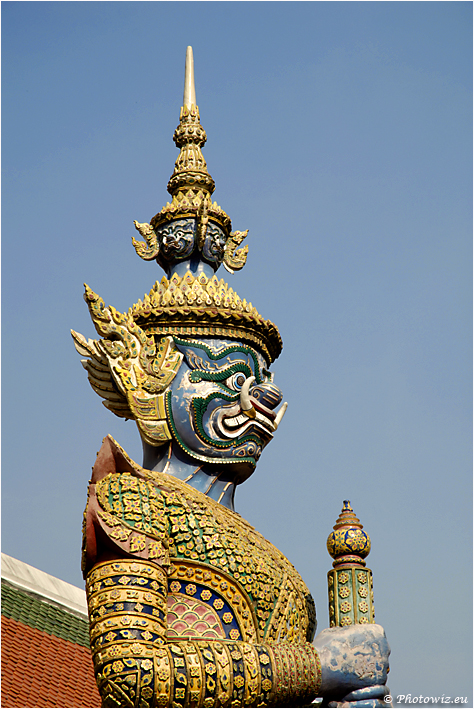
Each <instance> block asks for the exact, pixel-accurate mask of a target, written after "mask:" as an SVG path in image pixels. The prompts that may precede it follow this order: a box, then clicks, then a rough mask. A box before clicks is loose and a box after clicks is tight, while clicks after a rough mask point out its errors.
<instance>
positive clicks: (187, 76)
mask: <svg viewBox="0 0 474 709" xmlns="http://www.w3.org/2000/svg"><path fill="white" fill-rule="evenodd" d="M191 104H194V105H195V106H196V89H195V86H194V57H193V48H192V47H187V49H186V66H185V69H184V96H183V106H191Z"/></svg>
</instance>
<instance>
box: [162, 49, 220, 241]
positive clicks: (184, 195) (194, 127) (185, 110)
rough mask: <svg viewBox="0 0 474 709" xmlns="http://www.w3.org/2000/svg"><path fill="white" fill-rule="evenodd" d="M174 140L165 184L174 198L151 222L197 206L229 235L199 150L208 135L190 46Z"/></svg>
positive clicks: (178, 216) (192, 210)
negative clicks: (172, 160) (175, 150)
mask: <svg viewBox="0 0 474 709" xmlns="http://www.w3.org/2000/svg"><path fill="white" fill-rule="evenodd" d="M173 140H174V142H175V143H176V146H177V147H178V148H179V149H180V152H179V156H178V159H177V160H176V163H175V167H174V171H173V174H172V175H171V177H170V179H169V182H168V187H167V189H168V192H169V193H170V195H172V198H173V199H172V202H171V204H170V203H169V202H168V204H167V205H166V206H165V207H163V209H162V210H161V211H160V212H158V214H156V215H155V216H154V217H153V219H152V220H151V221H150V224H151V225H152V227H153V228H154V229H155V228H156V227H158V226H159V225H160V224H162V223H163V222H165V221H168V220H169V219H181V218H183V217H189V216H192V217H195V216H197V213H198V210H200V211H202V210H205V211H206V212H207V213H208V216H209V217H210V218H211V219H213V220H214V221H216V222H217V223H218V224H220V226H221V227H222V228H223V230H224V232H225V234H226V235H227V236H228V235H229V234H230V232H231V228H232V226H231V221H230V218H229V217H228V216H227V214H226V213H225V212H224V210H223V209H221V208H220V207H219V206H218V204H217V203H216V202H214V203H212V199H211V195H212V193H213V192H214V189H215V182H214V180H213V179H212V177H211V175H210V174H209V171H208V169H207V165H206V161H205V160H204V157H203V154H202V150H201V148H202V147H203V146H204V144H205V142H206V140H207V135H206V131H205V130H204V128H203V127H202V125H201V120H200V116H199V108H198V106H197V104H196V89H195V85H194V57H193V50H192V47H188V48H187V50H186V65H185V70H184V94H183V105H182V107H181V111H180V115H179V126H178V127H177V128H176V130H175V132H174V135H173Z"/></svg>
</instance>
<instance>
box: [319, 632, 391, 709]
mask: <svg viewBox="0 0 474 709" xmlns="http://www.w3.org/2000/svg"><path fill="white" fill-rule="evenodd" d="M314 645H315V647H316V649H317V651H318V653H319V657H320V659H321V669H322V679H321V690H320V694H321V695H322V696H323V697H324V700H325V702H324V703H325V705H326V706H328V705H329V706H338V705H339V704H340V703H341V704H343V706H352V707H357V706H360V707H371V706H372V707H377V706H390V704H387V703H385V702H384V696H386V695H388V694H389V690H388V689H387V687H386V686H385V683H386V681H387V673H388V657H389V655H390V646H389V644H388V642H387V638H386V637H385V631H384V629H383V628H382V626H380V625H373V624H370V625H354V626H350V627H346V628H329V629H327V630H323V631H322V632H321V633H319V635H318V636H317V637H316V639H315V641H314ZM329 703H330V704H329Z"/></svg>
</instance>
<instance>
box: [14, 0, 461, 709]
mask: <svg viewBox="0 0 474 709" xmlns="http://www.w3.org/2000/svg"><path fill="white" fill-rule="evenodd" d="M188 44H191V45H192V46H193V48H194V59H195V67H196V90H197V100H198V104H199V108H200V111H201V120H202V124H203V126H204V128H205V130H206V131H207V133H208V144H207V145H206V147H205V149H204V155H205V158H206V160H207V163H208V167H209V171H210V173H211V175H212V176H213V177H214V179H215V181H216V185H217V187H216V192H215V198H216V200H217V202H218V204H220V205H221V206H222V207H223V209H225V211H226V212H227V213H228V214H229V215H230V216H231V218H232V221H233V226H234V228H235V229H247V228H248V229H250V232H249V237H248V244H249V248H250V252H249V258H248V263H247V266H246V267H245V268H244V269H243V271H241V272H240V273H239V274H236V275H235V276H230V275H229V274H227V272H225V274H222V275H223V276H224V277H225V278H226V280H228V282H229V283H230V285H231V286H232V287H233V288H234V289H235V290H236V291H237V292H238V293H239V295H240V296H241V297H245V298H247V300H251V301H252V303H253V304H254V305H255V306H256V307H257V308H258V310H259V312H261V313H262V314H263V315H264V316H265V317H267V318H270V319H271V320H273V321H274V322H276V323H277V325H278V326H279V328H280V331H281V333H282V337H283V341H284V349H283V353H282V355H281V357H280V359H279V360H277V362H276V363H275V365H274V367H273V369H274V371H275V381H276V382H277V383H278V384H279V386H280V387H281V388H282V390H283V391H284V395H285V399H286V400H287V401H288V402H289V408H288V412H287V415H286V417H285V419H284V421H283V423H282V425H281V427H280V429H279V431H278V435H277V436H276V437H275V440H274V442H273V443H272V444H271V446H269V447H268V449H267V450H266V451H265V453H264V455H263V456H262V459H261V461H260V463H259V466H258V468H257V471H256V473H255V475H254V476H253V477H252V478H251V479H250V480H249V481H248V482H247V483H246V484H245V485H243V486H242V488H241V489H240V490H238V492H237V496H236V506H237V509H238V511H239V512H240V513H241V514H242V515H243V516H244V517H246V518H247V519H249V520H250V522H251V523H252V524H254V525H255V526H256V527H257V528H258V529H259V530H260V531H261V532H262V533H263V534H265V536H266V537H267V538H268V539H270V540H271V541H272V542H273V543H274V544H275V545H276V546H278V547H279V548H280V549H281V550H282V551H283V552H284V553H285V554H286V555H287V556H288V557H289V558H290V560H291V561H292V562H293V563H294V565H295V566H296V567H297V569H298V570H299V571H300V573H301V574H302V576H303V578H304V579H305V580H306V582H307V584H308V586H309V587H310V589H311V591H312V593H313V595H314V597H315V600H316V605H317V613H318V620H319V627H320V628H321V629H322V628H324V627H327V623H328V620H327V618H328V612H327V590H326V572H327V570H328V569H329V568H330V564H331V560H330V558H329V556H328V554H327V551H326V538H327V535H328V534H329V532H330V531H331V529H332V525H333V524H334V522H335V520H336V518H337V516H338V514H339V512H340V509H341V506H342V501H343V500H344V499H350V500H351V502H352V504H353V507H354V510H355V511H356V513H357V515H358V516H359V517H360V519H361V521H362V522H363V524H364V525H365V529H366V530H367V532H368V533H369V534H370V535H371V538H372V545H373V550H372V553H371V555H370V556H369V559H368V561H369V566H370V567H371V568H372V569H373V572H374V591H375V608H376V614H377V620H378V622H380V623H381V624H382V625H384V626H385V628H386V630H387V634H388V637H389V641H390V643H391V645H392V663H391V664H392V670H391V674H390V682H389V685H390V687H391V689H392V692H393V694H394V695H397V694H407V693H412V694H420V693H421V694H423V695H424V696H428V695H429V696H436V695H443V694H445V695H451V696H453V697H454V696H468V697H469V702H472V682H471V679H472V658H471V648H472V639H471V635H472V634H471V628H472V621H471V618H472V548H471V528H472V525H471V521H472V496H471V481H472V462H471V431H472V423H471V403H472V394H471V365H472V354H471V341H472V337H471V325H472V315H471V272H472V267H471V263H472V261H471V239H472V220H471V210H472V206H471V202H472V179H471V175H472V168H471V162H472V161H471V155H472V145H471V142H472V141H471V137H472V110H471V107H472V72H471V66H472V5H471V3H468V2H348V3H346V2H278V3H275V2H196V3H188V2H171V3H168V2H3V3H2V59H3V61H2V69H3V75H2V98H3V126H2V127H3V141H2V149H3V183H2V184H3V210H2V217H3V222H2V227H3V229H2V236H3V239H2V246H3V249H2V251H3V311H2V316H3V317H2V322H3V341H2V344H3V348H2V350H3V387H2V394H3V469H2V489H3V496H2V497H3V537H2V541H3V551H4V552H6V553H7V554H10V555H12V556H14V557H16V558H18V559H21V560H23V561H25V562H27V563H29V564H32V565H33V566H36V567H38V568H40V569H42V570H44V571H47V572H49V573H51V574H53V575H55V576H58V577H60V578H62V579H64V580H66V581H69V582H71V583H74V584H76V585H81V575H80V570H79V559H80V542H81V516H82V511H83V508H84V505H85V501H86V490H87V482H88V479H89V475H90V469H91V466H92V465H93V463H94V459H95V453H96V451H97V450H98V449H99V447H100V443H101V440H102V438H103V436H105V435H106V434H107V433H111V434H112V435H113V436H114V437H115V438H116V439H117V440H118V441H119V442H120V443H121V444H122V445H123V446H124V448H125V449H126V450H127V451H128V452H129V454H130V455H131V456H132V457H134V458H135V459H136V460H137V461H139V462H140V461H141V447H140V443H139V436H138V433H137V431H136V429H135V426H134V424H133V423H132V422H124V421H121V420H119V419H117V418H115V417H114V416H113V415H112V414H111V413H109V412H108V411H107V410H106V409H105V408H104V407H103V406H102V404H101V402H100V399H99V397H97V395H96V394H94V392H93V391H92V389H91V388H90V386H89V384H88V382H87V378H86V374H85V372H84V370H83V369H82V367H81V364H80V361H79V360H80V358H79V356H78V355H77V354H76V352H75V350H74V347H73V343H72V340H71V338H70V335H69V330H70V328H73V329H75V330H77V331H79V332H81V333H82V334H84V335H85V336H87V337H93V336H94V335H95V331H94V329H93V326H92V324H91V322H90V319H89V315H88V310H87V306H86V305H85V303H84V301H83V300H82V293H83V285H82V284H83V282H84V281H86V282H87V283H88V284H89V285H90V286H91V287H92V288H93V289H94V290H95V291H96V292H98V293H99V294H100V295H101V296H102V297H103V298H104V300H105V302H106V303H107V304H109V303H110V304H112V305H114V306H115V307H116V308H117V309H119V310H122V311H124V310H126V309H127V308H128V307H129V306H130V305H131V304H132V303H134V302H136V301H137V300H138V298H141V297H143V294H144V293H145V292H148V291H149V290H150V288H151V286H152V285H153V283H154V281H155V280H156V279H158V278H161V275H162V273H161V271H160V269H159V268H158V266H157V265H156V264H154V263H151V264H150V263H145V262H143V261H141V260H140V259H139V258H138V257H137V256H136V254H135V252H134V249H133V247H132V245H131V237H132V236H133V235H134V233H135V230H134V228H133V220H134V219H137V220H138V221H141V222H144V221H148V220H149V219H150V218H151V217H152V216H153V215H154V214H155V213H156V212H157V211H158V210H159V209H161V207H162V206H163V205H164V204H165V202H166V201H167V200H168V194H167V192H166V184H167V181H168V178H169V176H170V175H171V173H172V170H173V165H174V160H175V159H176V157H177V155H178V152H177V149H176V147H175V146H174V144H173V142H172V134H173V131H174V129H175V127H176V125H177V123H178V119H179V108H180V105H181V100H182V89H183V75H184V57H185V50H186V46H187V45H188ZM470 706H472V703H471V704H470Z"/></svg>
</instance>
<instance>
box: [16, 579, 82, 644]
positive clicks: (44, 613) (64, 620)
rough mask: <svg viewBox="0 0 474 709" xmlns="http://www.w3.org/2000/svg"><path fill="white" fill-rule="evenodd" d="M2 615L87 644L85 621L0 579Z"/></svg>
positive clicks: (51, 633)
mask: <svg viewBox="0 0 474 709" xmlns="http://www.w3.org/2000/svg"><path fill="white" fill-rule="evenodd" d="M2 615H4V616H5V617H7V618H12V619H13V620H17V621H18V622H20V623H24V624H25V625H28V626H29V627H30V628H36V630H42V631H43V632H45V633H48V635H55V636H56V637H57V638H61V639H62V640H69V642H71V643H75V644H76V645H82V646H83V647H90V643H89V621H87V620H86V619H82V618H78V617H77V616H75V615H73V614H72V613H69V612H68V611H67V610H63V609H61V608H59V607H58V606H55V605H52V604H51V603H48V602H47V601H44V600H41V599H40V598H39V597H38V596H35V595H33V594H30V593H25V592H24V591H21V590H20V589H19V588H15V587H14V586H10V584H8V583H6V582H5V581H3V580H2Z"/></svg>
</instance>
